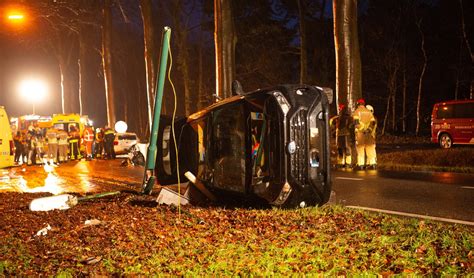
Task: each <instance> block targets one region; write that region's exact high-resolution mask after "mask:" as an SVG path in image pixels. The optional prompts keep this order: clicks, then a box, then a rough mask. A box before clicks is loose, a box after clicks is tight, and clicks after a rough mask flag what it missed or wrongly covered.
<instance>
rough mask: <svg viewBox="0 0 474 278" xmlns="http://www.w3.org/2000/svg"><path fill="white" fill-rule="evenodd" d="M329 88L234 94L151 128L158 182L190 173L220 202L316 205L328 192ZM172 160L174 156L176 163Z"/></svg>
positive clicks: (296, 87)
mask: <svg viewBox="0 0 474 278" xmlns="http://www.w3.org/2000/svg"><path fill="white" fill-rule="evenodd" d="M327 95H329V99H331V98H332V90H331V89H327V88H320V87H314V86H307V85H281V86H276V87H272V88H267V89H259V90H257V91H253V92H249V93H245V94H240V95H235V96H233V97H230V98H227V99H225V100H222V101H220V102H217V103H215V104H213V105H211V106H209V107H208V108H206V109H204V110H201V111H199V112H197V113H195V114H192V115H190V116H189V117H187V118H183V119H179V120H176V121H175V134H176V142H177V144H178V146H177V149H178V157H176V153H175V151H174V150H175V145H174V143H173V140H172V136H171V134H172V133H171V119H168V120H165V121H163V118H162V121H161V123H160V129H159V131H158V137H159V138H158V142H163V145H162V147H161V148H160V146H158V150H157V161H156V169H155V174H156V177H157V179H158V181H159V183H160V184H161V185H169V184H174V183H176V182H177V177H178V176H177V175H178V173H177V169H178V167H176V166H177V161H179V165H178V166H179V175H180V177H181V178H182V180H185V177H184V173H185V172H187V171H190V172H192V173H193V174H194V175H195V176H196V177H197V178H198V179H199V180H200V181H201V182H202V183H203V184H204V185H205V186H206V187H207V189H208V190H209V191H211V192H212V193H214V194H215V195H216V196H218V197H219V198H220V199H222V200H226V199H227V200H246V201H248V200H254V201H255V200H257V201H260V202H263V203H268V204H271V205H275V206H281V207H295V206H307V205H321V204H324V203H326V202H327V201H328V199H329V196H330V192H331V180H330V158H329V154H330V151H329V126H328V110H329V101H328V96H327ZM177 158H178V159H177Z"/></svg>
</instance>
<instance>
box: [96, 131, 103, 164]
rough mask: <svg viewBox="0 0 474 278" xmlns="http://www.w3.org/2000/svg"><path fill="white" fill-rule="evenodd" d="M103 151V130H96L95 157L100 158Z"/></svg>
mask: <svg viewBox="0 0 474 278" xmlns="http://www.w3.org/2000/svg"><path fill="white" fill-rule="evenodd" d="M103 151H104V130H103V129H102V128H97V129H96V132H95V157H96V158H101V157H102V152H103Z"/></svg>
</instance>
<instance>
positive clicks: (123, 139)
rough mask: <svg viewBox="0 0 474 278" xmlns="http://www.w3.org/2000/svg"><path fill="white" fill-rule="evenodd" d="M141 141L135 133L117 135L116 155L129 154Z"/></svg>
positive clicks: (115, 141) (115, 143) (115, 142)
mask: <svg viewBox="0 0 474 278" xmlns="http://www.w3.org/2000/svg"><path fill="white" fill-rule="evenodd" d="M139 141H140V140H139V139H138V136H137V134H135V133H133V132H125V133H116V134H115V140H114V151H115V154H116V155H120V154H127V153H128V150H129V149H130V148H131V147H132V146H133V145H135V144H137V143H138V142H139Z"/></svg>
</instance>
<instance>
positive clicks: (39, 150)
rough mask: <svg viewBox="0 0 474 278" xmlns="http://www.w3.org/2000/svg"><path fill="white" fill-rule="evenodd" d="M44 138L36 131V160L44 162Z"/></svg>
mask: <svg viewBox="0 0 474 278" xmlns="http://www.w3.org/2000/svg"><path fill="white" fill-rule="evenodd" d="M43 158H44V138H43V136H42V135H41V133H38V132H37V133H36V162H37V163H38V162H39V163H40V164H45V162H44V159H43Z"/></svg>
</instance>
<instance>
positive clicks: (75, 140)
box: [69, 125, 82, 160]
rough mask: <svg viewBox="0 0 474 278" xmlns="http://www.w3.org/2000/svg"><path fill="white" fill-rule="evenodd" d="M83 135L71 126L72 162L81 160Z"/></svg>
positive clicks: (70, 151) (70, 147)
mask: <svg viewBox="0 0 474 278" xmlns="http://www.w3.org/2000/svg"><path fill="white" fill-rule="evenodd" d="M80 140H81V135H80V134H79V131H78V130H77V127H76V126H74V125H72V126H70V131H69V155H70V156H71V160H76V159H79V160H81V158H82V156H81V149H80V144H81V142H80Z"/></svg>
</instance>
